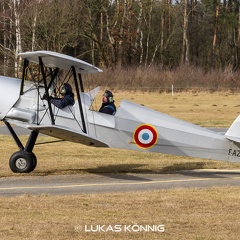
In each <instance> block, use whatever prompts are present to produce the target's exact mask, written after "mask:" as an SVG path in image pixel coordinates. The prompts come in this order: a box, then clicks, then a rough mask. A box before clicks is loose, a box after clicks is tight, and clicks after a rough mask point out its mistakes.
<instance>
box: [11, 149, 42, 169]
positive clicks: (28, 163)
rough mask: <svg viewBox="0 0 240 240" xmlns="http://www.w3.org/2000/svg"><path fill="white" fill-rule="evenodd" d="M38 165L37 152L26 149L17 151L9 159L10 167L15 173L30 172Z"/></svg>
mask: <svg viewBox="0 0 240 240" xmlns="http://www.w3.org/2000/svg"><path fill="white" fill-rule="evenodd" d="M36 165H37V159H36V156H35V154H34V153H28V152H26V151H24V150H21V151H18V152H15V153H14V154H13V155H12V156H11V157H10V160H9V167H10V169H11V170H12V171H13V172H15V173H29V172H31V171H33V170H34V169H35V167H36Z"/></svg>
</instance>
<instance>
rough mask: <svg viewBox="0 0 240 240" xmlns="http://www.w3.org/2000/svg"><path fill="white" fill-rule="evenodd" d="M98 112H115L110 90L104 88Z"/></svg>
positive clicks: (112, 113)
mask: <svg viewBox="0 0 240 240" xmlns="http://www.w3.org/2000/svg"><path fill="white" fill-rule="evenodd" d="M99 112H102V113H106V114H111V115H114V114H115V113H116V106H115V104H114V100H113V94H112V92H111V91H109V90H106V91H105V92H104V94H103V96H102V106H101V107H100V109H99Z"/></svg>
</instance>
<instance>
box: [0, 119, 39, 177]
mask: <svg viewBox="0 0 240 240" xmlns="http://www.w3.org/2000/svg"><path fill="white" fill-rule="evenodd" d="M5 124H6V126H7V127H8V129H9V131H10V133H11V135H12V137H13V139H14V140H15V142H16V144H17V146H18V147H19V150H20V151H17V152H15V153H13V155H12V156H11V157H10V159H9V167H10V169H11V170H12V171H13V172H15V173H29V172H31V171H33V170H34V169H35V168H36V166H37V158H36V156H35V154H34V153H33V152H32V150H33V147H34V145H35V142H36V140H37V137H38V132H35V131H32V132H31V134H30V136H29V138H28V141H27V143H26V146H25V147H24V146H23V145H22V143H21V141H20V140H19V138H18V136H17V134H16V133H15V131H14V130H13V128H12V126H11V125H10V124H9V123H8V122H5Z"/></svg>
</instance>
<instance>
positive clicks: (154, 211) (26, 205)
mask: <svg viewBox="0 0 240 240" xmlns="http://www.w3.org/2000/svg"><path fill="white" fill-rule="evenodd" d="M122 98H125V99H129V100H131V101H134V102H136V103H139V104H144V105H145V106H147V107H150V108H153V109H155V110H158V111H161V112H164V113H167V114H169V115H171V116H174V117H178V118H181V119H183V120H186V121H190V122H193V123H195V124H199V125H201V126H206V127H229V126H230V125H231V123H232V122H233V121H234V119H235V118H236V117H237V116H238V114H239V112H240V105H239V104H238V103H239V102H240V96H238V95H234V94H231V93H214V94H210V93H193V92H190V93H176V94H174V95H173V96H172V95H171V94H158V93H154V94H153V93H151V94H150V93H123V92H117V93H116V98H115V99H116V104H117V105H119V103H120V100H121V99H122ZM99 99H100V98H99ZM99 102H100V100H99V101H98V103H99ZM99 106H100V104H98V105H96V106H95V107H96V109H97V108H98V107H99ZM21 139H22V141H23V142H25V141H26V140H27V137H26V136H23V137H21ZM46 140H47V141H48V140H51V138H49V137H44V136H41V137H39V139H38V142H43V141H46ZM0 143H1V144H0V151H1V158H0V159H1V160H0V177H12V176H16V177H21V178H22V177H24V176H25V175H24V174H23V175H19V174H13V173H12V172H11V171H10V170H9V168H8V159H9V157H10V155H11V154H12V153H13V152H14V151H16V150H17V147H16V146H15V143H14V142H13V140H12V139H11V137H10V136H0ZM34 152H35V154H36V155H37V157H38V166H37V168H36V169H35V171H34V172H32V173H31V174H30V175H32V176H36V175H38V176H44V175H59V174H89V173H91V174H106V173H122V174H125V173H128V174H131V173H141V172H144V173H145V172H148V173H159V174H162V173H164V172H166V171H176V170H182V169H199V168H219V169H221V168H222V169H225V168H227V169H240V164H238V163H225V162H219V161H211V160H203V159H198V158H187V157H175V156H170V155H164V154H154V153H141V152H134V151H126V150H115V149H114V150H110V149H96V148H91V147H85V146H82V145H79V144H74V143H68V142H61V143H54V144H49V145H37V146H35V148H34ZM239 219H240V187H229V186H226V187H223V188H217V187H214V188H209V189H174V190H159V191H151V192H135V193H116V194H89V195H88V194H86V195H73V196H50V195H39V196H29V195H23V196H17V197H0V237H1V239H165V240H166V239H238V238H239V234H240V230H239V229H240V221H239ZM99 225H100V226H103V225H105V226H104V227H102V229H103V230H104V231H105V232H104V231H95V232H94V231H88V230H89V229H91V227H93V230H96V229H97V227H98V226H99ZM140 225H143V226H146V225H151V226H152V225H154V226H158V225H164V233H162V232H160V231H155V232H153V231H149V232H146V231H138V230H139V229H138V227H139V226H140ZM107 226H110V228H108V231H106V230H107ZM116 226H118V229H119V227H120V226H121V227H122V229H121V231H119V232H114V231H113V230H114V229H112V230H111V227H112V228H114V227H116ZM123 226H135V228H130V231H129V228H127V229H128V230H126V231H124V230H123ZM137 226H138V227H137ZM115 230H116V229H115ZM133 230H134V231H133Z"/></svg>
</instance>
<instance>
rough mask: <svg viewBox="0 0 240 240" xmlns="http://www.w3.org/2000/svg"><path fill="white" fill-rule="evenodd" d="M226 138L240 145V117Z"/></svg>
mask: <svg viewBox="0 0 240 240" xmlns="http://www.w3.org/2000/svg"><path fill="white" fill-rule="evenodd" d="M225 136H226V138H227V139H229V140H231V141H234V142H238V143H240V115H239V116H238V117H237V118H236V119H235V121H234V122H233V124H232V125H231V126H230V128H229V129H228V131H227V132H226V134H225Z"/></svg>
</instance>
